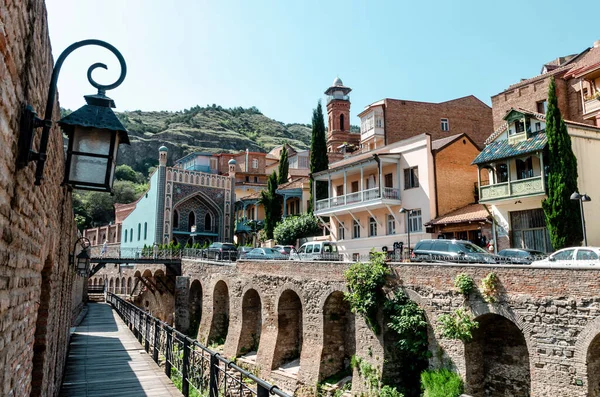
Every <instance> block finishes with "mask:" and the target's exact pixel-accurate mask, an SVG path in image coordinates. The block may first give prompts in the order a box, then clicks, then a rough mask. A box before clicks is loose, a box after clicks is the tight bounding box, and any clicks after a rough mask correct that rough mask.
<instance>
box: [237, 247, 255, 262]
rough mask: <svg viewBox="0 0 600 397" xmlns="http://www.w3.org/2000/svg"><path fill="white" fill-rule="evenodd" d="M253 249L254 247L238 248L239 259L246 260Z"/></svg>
mask: <svg viewBox="0 0 600 397" xmlns="http://www.w3.org/2000/svg"><path fill="white" fill-rule="evenodd" d="M253 249H254V248H253V247H246V246H241V247H238V258H239V259H244V258H245V257H246V254H247V253H248V252H250V251H252V250H253Z"/></svg>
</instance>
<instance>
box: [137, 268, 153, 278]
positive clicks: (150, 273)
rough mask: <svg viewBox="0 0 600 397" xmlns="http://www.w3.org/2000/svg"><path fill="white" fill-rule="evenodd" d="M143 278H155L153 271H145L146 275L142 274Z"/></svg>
mask: <svg viewBox="0 0 600 397" xmlns="http://www.w3.org/2000/svg"><path fill="white" fill-rule="evenodd" d="M136 273H137V272H136ZM142 277H153V275H152V270H150V269H146V270H144V273H142Z"/></svg>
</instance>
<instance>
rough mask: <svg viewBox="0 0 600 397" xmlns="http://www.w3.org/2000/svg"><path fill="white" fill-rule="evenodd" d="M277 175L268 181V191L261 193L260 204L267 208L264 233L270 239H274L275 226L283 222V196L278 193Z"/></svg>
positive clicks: (272, 175)
mask: <svg viewBox="0 0 600 397" xmlns="http://www.w3.org/2000/svg"><path fill="white" fill-rule="evenodd" d="M277 186H278V185H277V173H276V172H275V171H273V173H272V174H271V175H269V179H268V180H267V190H263V191H261V192H260V200H259V202H260V203H261V204H262V205H263V207H264V208H265V224H264V231H265V233H266V235H267V238H268V239H272V238H273V230H274V229H275V225H277V223H278V222H279V221H280V220H281V196H279V195H278V194H277V193H276V191H277Z"/></svg>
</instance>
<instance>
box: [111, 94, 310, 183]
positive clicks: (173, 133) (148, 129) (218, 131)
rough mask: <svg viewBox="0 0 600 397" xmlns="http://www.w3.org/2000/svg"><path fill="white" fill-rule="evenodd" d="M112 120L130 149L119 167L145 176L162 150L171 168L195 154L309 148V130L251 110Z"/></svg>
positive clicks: (136, 114) (143, 114)
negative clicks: (287, 146)
mask: <svg viewBox="0 0 600 397" xmlns="http://www.w3.org/2000/svg"><path fill="white" fill-rule="evenodd" d="M117 116H118V117H119V119H120V120H121V122H122V123H123V125H124V126H125V127H126V128H127V130H128V131H129V140H130V141H131V146H128V145H121V147H120V149H119V164H127V165H129V166H131V167H132V168H133V169H135V170H136V171H139V172H142V173H144V174H147V172H148V168H149V167H152V166H155V165H156V164H157V163H158V148H159V147H160V146H161V145H166V146H167V147H168V148H169V163H170V164H172V162H173V160H176V159H178V158H181V157H183V156H185V155H186V154H189V153H191V152H194V151H203V152H211V153H219V152H223V151H227V152H237V151H240V150H246V149H250V150H251V151H259V152H268V151H269V150H271V149H272V148H273V147H275V146H277V145H280V144H282V143H284V142H288V143H289V144H290V145H292V146H294V147H295V148H298V149H306V148H308V147H309V146H310V134H311V128H310V126H309V125H304V124H284V123H281V122H279V121H275V120H273V119H270V118H268V117H267V116H265V115H263V114H262V113H261V112H260V111H259V110H258V109H257V108H255V107H251V108H249V109H244V108H241V107H238V108H233V109H224V108H222V107H221V106H217V105H212V106H207V107H200V106H196V107H193V108H191V109H186V110H184V111H180V112H167V111H158V112H149V111H140V110H135V111H132V112H121V113H117Z"/></svg>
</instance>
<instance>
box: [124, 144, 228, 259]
mask: <svg viewBox="0 0 600 397" xmlns="http://www.w3.org/2000/svg"><path fill="white" fill-rule="evenodd" d="M167 155H168V149H167V148H166V147H165V146H162V147H161V148H160V149H159V166H158V168H157V170H156V171H155V172H154V174H152V176H151V177H150V188H149V189H148V191H147V192H146V193H145V194H144V195H142V197H141V198H140V199H139V200H138V201H137V202H136V205H135V209H134V210H133V211H132V212H131V213H130V214H129V215H128V216H127V217H126V218H125V219H124V220H123V225H122V228H121V247H122V248H142V247H144V246H148V247H150V246H153V245H154V244H155V243H156V244H169V243H171V242H173V243H175V244H177V243H179V244H181V245H182V246H184V245H186V244H190V245H192V244H195V243H200V244H205V243H211V242H214V241H232V233H233V225H232V219H233V218H232V216H231V214H232V211H233V209H232V202H233V201H232V200H233V198H234V186H235V180H234V178H233V175H232V174H231V173H229V174H218V173H217V172H216V170H214V172H213V170H212V169H211V168H210V165H209V164H210V159H211V157H212V155H211V154H209V153H194V154H193V156H192V157H193V159H192V158H191V157H190V156H191V155H188V156H186V157H184V158H183V159H181V160H178V161H176V162H175V165H174V166H173V167H168V166H167ZM202 160H206V161H205V163H206V164H207V166H206V167H197V164H200V163H202V164H203V163H204V162H203V161H202ZM188 164H193V165H194V166H193V167H189V166H188ZM233 166H235V164H233ZM207 167H208V168H207ZM233 174H235V172H234V173H233Z"/></svg>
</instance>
